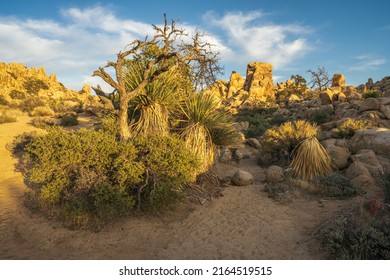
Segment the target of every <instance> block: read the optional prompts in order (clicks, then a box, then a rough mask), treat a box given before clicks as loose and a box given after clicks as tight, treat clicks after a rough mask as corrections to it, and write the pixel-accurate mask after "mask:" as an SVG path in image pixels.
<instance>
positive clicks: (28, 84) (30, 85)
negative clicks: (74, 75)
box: [23, 78, 49, 95]
mask: <svg viewBox="0 0 390 280" xmlns="http://www.w3.org/2000/svg"><path fill="white" fill-rule="evenodd" d="M23 86H24V88H25V89H26V91H27V92H28V93H30V94H33V95H36V94H38V93H39V91H40V90H41V89H44V90H45V89H49V86H48V85H47V84H46V83H45V82H44V81H42V80H40V79H36V78H30V79H28V80H27V81H25V82H24V84H23Z"/></svg>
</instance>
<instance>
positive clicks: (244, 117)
mask: <svg viewBox="0 0 390 280" xmlns="http://www.w3.org/2000/svg"><path fill="white" fill-rule="evenodd" d="M235 118H236V120H237V122H243V121H247V122H248V123H249V127H248V129H247V130H246V131H243V133H244V134H245V136H246V137H247V138H251V137H258V136H261V135H263V134H264V132H265V131H266V130H267V129H269V128H270V127H271V125H270V124H269V123H268V122H267V121H266V120H265V119H264V117H263V115H262V114H261V113H259V112H252V111H240V112H239V113H238V114H237V115H236V116H235Z"/></svg>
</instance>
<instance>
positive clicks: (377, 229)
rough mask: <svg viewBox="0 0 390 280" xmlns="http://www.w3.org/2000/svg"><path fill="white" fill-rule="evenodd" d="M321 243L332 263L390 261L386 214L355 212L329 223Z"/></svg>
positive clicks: (323, 232) (389, 236)
mask: <svg viewBox="0 0 390 280" xmlns="http://www.w3.org/2000/svg"><path fill="white" fill-rule="evenodd" d="M320 239H321V241H322V244H323V246H324V248H325V249H326V250H327V251H328V252H329V254H330V258H331V259H340V260H388V259H390V217H389V213H386V212H384V211H382V213H381V214H379V213H374V214H372V213H368V212H367V210H365V209H355V210H352V211H349V212H347V213H345V214H344V215H342V216H340V217H338V218H336V219H334V220H332V221H331V222H330V223H329V224H328V225H327V226H326V227H325V228H323V229H322V230H321V231H320Z"/></svg>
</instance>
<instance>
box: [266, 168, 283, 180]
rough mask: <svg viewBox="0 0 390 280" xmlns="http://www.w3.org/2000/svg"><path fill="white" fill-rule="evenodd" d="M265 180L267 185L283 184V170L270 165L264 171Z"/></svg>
mask: <svg viewBox="0 0 390 280" xmlns="http://www.w3.org/2000/svg"><path fill="white" fill-rule="evenodd" d="M265 178H266V180H267V182H268V183H275V182H283V181H284V170H283V168H282V167H280V166H277V165H271V166H270V167H268V168H267V170H266V171H265Z"/></svg>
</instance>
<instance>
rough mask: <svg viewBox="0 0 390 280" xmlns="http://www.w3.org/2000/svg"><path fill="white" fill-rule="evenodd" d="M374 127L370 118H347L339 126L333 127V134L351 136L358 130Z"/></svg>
mask: <svg viewBox="0 0 390 280" xmlns="http://www.w3.org/2000/svg"><path fill="white" fill-rule="evenodd" d="M370 127H372V125H371V123H370V122H369V121H368V120H357V119H349V118H348V119H347V120H345V121H344V122H343V123H342V124H341V125H340V126H339V127H336V128H333V129H332V135H333V136H334V137H337V138H351V137H352V136H353V135H354V134H355V132H356V131H357V130H360V129H366V128H370Z"/></svg>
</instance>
